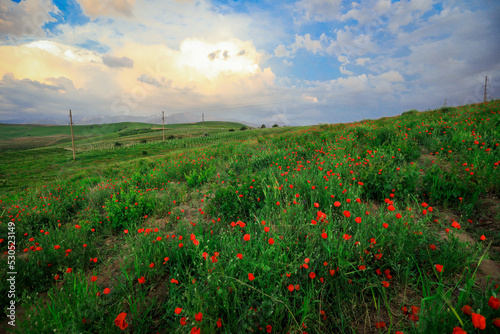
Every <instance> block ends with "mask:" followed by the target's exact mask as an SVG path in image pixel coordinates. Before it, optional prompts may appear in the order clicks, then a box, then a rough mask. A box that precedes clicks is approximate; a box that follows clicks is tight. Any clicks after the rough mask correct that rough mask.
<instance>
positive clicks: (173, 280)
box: [170, 278, 179, 284]
mask: <svg viewBox="0 0 500 334" xmlns="http://www.w3.org/2000/svg"><path fill="white" fill-rule="evenodd" d="M170 283H174V284H179V281H178V280H176V279H174V278H172V279H171V280H170Z"/></svg>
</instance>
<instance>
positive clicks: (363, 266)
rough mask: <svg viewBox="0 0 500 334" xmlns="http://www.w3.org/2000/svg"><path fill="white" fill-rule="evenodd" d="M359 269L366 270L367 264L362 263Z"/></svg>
mask: <svg viewBox="0 0 500 334" xmlns="http://www.w3.org/2000/svg"><path fill="white" fill-rule="evenodd" d="M358 269H359V270H365V269H366V266H365V265H364V264H362V265H360V266H359V267H358Z"/></svg>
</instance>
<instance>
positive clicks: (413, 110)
mask: <svg viewBox="0 0 500 334" xmlns="http://www.w3.org/2000/svg"><path fill="white" fill-rule="evenodd" d="M416 114H418V110H417V109H411V110H408V111H405V112H403V113H401V116H413V115H416Z"/></svg>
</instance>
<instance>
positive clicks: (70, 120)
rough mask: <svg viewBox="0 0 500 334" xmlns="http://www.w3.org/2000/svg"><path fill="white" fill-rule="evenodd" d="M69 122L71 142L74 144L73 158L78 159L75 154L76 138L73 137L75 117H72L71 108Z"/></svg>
mask: <svg viewBox="0 0 500 334" xmlns="http://www.w3.org/2000/svg"><path fill="white" fill-rule="evenodd" d="M69 124H70V126H71V144H72V145H73V160H76V156H75V140H74V138H73V117H71V109H70V110H69Z"/></svg>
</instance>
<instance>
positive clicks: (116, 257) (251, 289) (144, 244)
mask: <svg viewBox="0 0 500 334" xmlns="http://www.w3.org/2000/svg"><path fill="white" fill-rule="evenodd" d="M243 127H244V126H243V125H242V124H239V123H227V122H205V123H204V124H202V123H194V124H175V125H166V126H165V140H163V132H162V129H161V125H154V124H144V123H117V124H103V125H88V126H87V125H86V126H75V127H74V135H75V146H76V160H73V153H72V146H71V136H70V133H69V126H37V125H7V124H1V125H0V244H1V245H2V249H3V251H4V253H3V255H2V256H1V259H0V265H1V266H2V268H7V269H4V270H1V271H0V293H1V295H2V296H8V295H9V292H10V291H11V290H12V285H11V283H10V282H11V281H8V280H7V279H8V278H11V276H15V297H13V298H10V297H9V298H1V299H0V304H1V308H2V309H3V310H5V311H6V312H5V313H6V314H9V313H8V312H9V309H8V307H9V305H10V303H11V300H14V301H15V305H16V307H17V308H16V317H17V318H16V326H15V327H12V326H10V325H9V324H8V322H9V321H10V319H9V318H4V319H3V321H2V323H1V325H0V327H4V328H5V329H8V330H9V331H11V332H15V333H49V332H50V333H53V332H62V333H96V332H99V333H452V332H453V333H463V332H468V333H476V332H484V333H486V332H488V333H496V332H500V330H499V328H498V327H499V326H500V310H499V308H500V299H498V297H499V296H498V294H500V291H499V284H500V266H499V263H500V262H498V261H500V257H499V252H498V250H499V249H500V200H499V198H498V196H499V190H500V168H499V164H500V154H499V153H500V147H499V145H500V130H499V129H500V100H495V101H491V102H488V103H483V104H474V105H466V106H460V107H443V108H440V109H436V110H427V111H416V110H410V111H406V112H402V114H401V115H400V116H396V117H390V118H382V119H378V120H363V121H360V122H355V123H346V124H321V125H318V126H303V127H275V128H267V129H244V130H243V129H242V128H243ZM230 130H234V131H230ZM204 133H206V134H207V135H203V134H204ZM12 241H15V245H11V246H12V247H9V243H10V242H12ZM8 249H10V254H9V252H8ZM9 255H10V256H9ZM9 272H15V274H8V273H9Z"/></svg>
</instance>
